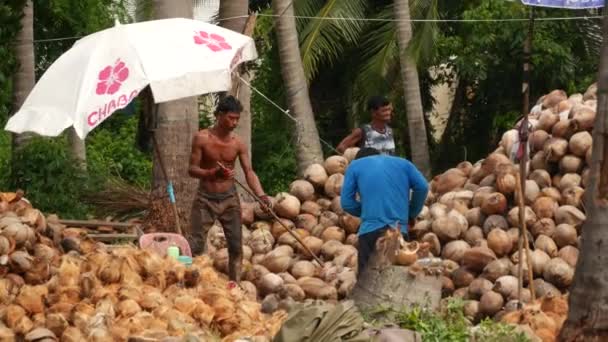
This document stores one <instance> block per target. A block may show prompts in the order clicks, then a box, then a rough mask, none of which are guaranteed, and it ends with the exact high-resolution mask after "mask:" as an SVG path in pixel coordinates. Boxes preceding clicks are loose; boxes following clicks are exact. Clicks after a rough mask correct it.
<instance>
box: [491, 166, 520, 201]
mask: <svg viewBox="0 0 608 342" xmlns="http://www.w3.org/2000/svg"><path fill="white" fill-rule="evenodd" d="M498 168H499V169H498V170H496V189H497V190H498V191H499V192H500V193H502V194H507V195H508V194H512V193H513V192H514V191H515V187H516V185H517V179H516V178H515V177H516V175H515V172H513V166H512V165H509V164H500V165H498Z"/></svg>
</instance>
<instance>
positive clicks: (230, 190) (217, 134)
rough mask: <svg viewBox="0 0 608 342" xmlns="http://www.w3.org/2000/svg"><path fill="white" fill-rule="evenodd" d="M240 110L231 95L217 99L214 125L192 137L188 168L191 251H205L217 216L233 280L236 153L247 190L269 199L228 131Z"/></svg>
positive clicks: (236, 269) (237, 235)
mask: <svg viewBox="0 0 608 342" xmlns="http://www.w3.org/2000/svg"><path fill="white" fill-rule="evenodd" d="M242 110H243V107H242V106H241V104H240V103H239V101H238V100H237V99H235V98H234V97H233V96H228V97H226V98H224V99H222V100H221V101H220V103H219V104H218V106H217V109H216V111H215V117H216V123H215V125H214V126H213V127H211V128H209V129H203V130H201V131H199V132H198V133H197V134H196V135H195V136H194V138H193V139H192V154H191V156H190V168H189V170H188V173H189V174H190V176H191V177H195V178H198V179H200V183H199V188H198V193H197V196H196V198H195V200H194V204H193V206H192V227H191V231H190V234H189V235H190V242H191V244H192V252H193V254H195V255H198V254H201V253H204V252H205V248H206V244H207V233H208V231H209V228H210V227H211V226H212V225H213V223H214V222H215V220H216V219H217V220H219V221H220V222H221V224H222V227H223V229H224V235H225V236H226V242H227V244H228V276H229V278H230V280H232V281H234V282H237V283H238V282H239V281H240V278H241V261H242V255H243V248H242V242H241V205H240V202H239V198H238V194H237V192H236V188H235V184H234V175H235V171H234V166H235V161H236V158H237V157H238V158H239V161H240V163H241V167H242V168H243V171H244V173H245V178H246V179H247V184H248V185H249V187H250V188H251V190H253V192H254V193H255V194H256V195H257V196H258V197H260V198H261V199H262V200H263V201H264V202H265V203H266V204H267V205H268V206H270V203H271V202H270V198H269V197H268V196H267V195H265V194H264V190H262V186H261V184H260V180H259V179H258V176H257V175H256V174H255V172H254V171H253V169H252V168H251V162H250V160H249V153H248V152H247V147H246V146H245V145H244V144H243V143H242V142H241V141H240V140H239V138H238V137H237V136H236V135H235V134H234V133H232V131H233V130H234V129H235V128H236V126H237V124H238V122H239V118H240V116H241V111H242ZM218 162H219V163H221V164H222V165H223V166H224V167H225V168H224V167H222V166H220V165H219V164H218Z"/></svg>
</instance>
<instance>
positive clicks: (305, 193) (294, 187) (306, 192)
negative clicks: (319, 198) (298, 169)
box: [289, 179, 315, 202]
mask: <svg viewBox="0 0 608 342" xmlns="http://www.w3.org/2000/svg"><path fill="white" fill-rule="evenodd" d="M289 193H290V194H292V195H293V196H295V197H297V198H298V199H299V200H300V202H305V201H312V200H314V198H315V188H314V186H313V185H312V183H310V182H309V181H306V180H303V179H298V180H295V181H293V182H292V183H291V184H290V185H289Z"/></svg>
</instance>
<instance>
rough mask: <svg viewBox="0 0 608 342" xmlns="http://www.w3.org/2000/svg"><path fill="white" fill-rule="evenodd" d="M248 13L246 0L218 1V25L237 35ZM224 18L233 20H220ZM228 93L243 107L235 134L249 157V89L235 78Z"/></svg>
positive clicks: (246, 75) (242, 177) (246, 197)
mask: <svg viewBox="0 0 608 342" xmlns="http://www.w3.org/2000/svg"><path fill="white" fill-rule="evenodd" d="M248 12H249V1H248V0H222V1H220V11H219V17H220V20H221V21H220V25H221V26H222V27H225V28H227V29H230V30H232V31H236V32H238V33H245V24H246V23H247V17H246V15H247V13H248ZM240 16H242V18H234V17H240ZM225 18H234V19H229V20H222V19H225ZM239 74H240V76H241V77H242V78H243V79H244V80H245V81H247V82H250V78H251V77H250V74H249V73H248V72H239ZM230 93H231V94H232V95H234V96H236V98H238V99H239V101H241V104H242V105H243V112H242V113H241V118H240V120H239V125H238V126H237V128H236V130H235V133H236V134H237V135H238V136H239V138H240V139H241V141H242V142H243V143H244V144H245V146H247V149H248V151H249V156H250V157H251V89H249V87H248V86H246V85H245V84H243V83H241V81H240V80H239V79H238V78H236V79H234V84H233V85H232V90H231V91H230ZM237 163H238V161H237ZM236 170H237V171H236V179H237V180H238V181H239V182H241V183H242V184H247V182H246V180H245V173H244V172H243V169H242V168H241V167H240V166H238V167H237V168H236ZM239 195H240V196H241V199H243V200H245V201H248V202H251V201H253V198H251V196H249V194H248V193H247V192H246V191H244V190H243V189H241V188H239Z"/></svg>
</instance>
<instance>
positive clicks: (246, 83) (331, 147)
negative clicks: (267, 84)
mask: <svg viewBox="0 0 608 342" xmlns="http://www.w3.org/2000/svg"><path fill="white" fill-rule="evenodd" d="M238 77H239V79H240V80H241V82H243V83H244V84H245V85H246V86H248V87H249V88H251V90H253V91H255V92H256V93H257V94H258V95H260V96H261V97H262V98H263V99H264V100H266V101H268V102H269V103H270V104H272V105H273V106H274V107H276V108H277V109H278V110H279V111H280V112H281V113H283V114H285V115H286V116H287V117H288V118H290V119H291V120H292V121H293V122H294V123H295V125H296V126H297V127H298V129H301V128H302V126H301V122H300V121H299V120H298V119H297V118H295V117H294V116H293V115H291V114H290V113H289V110H287V109H283V108H282V107H281V106H279V105H278V104H277V103H276V102H274V101H273V100H271V99H270V98H269V97H268V96H266V95H264V93H262V92H261V91H259V90H258V89H257V88H256V87H254V86H253V85H251V83H249V82H247V81H246V80H244V79H243V78H242V77H241V76H238ZM319 140H320V141H321V142H322V143H323V144H324V145H325V146H327V147H328V148H329V149H331V150H332V151H334V152H338V150H336V148H335V147H333V146H332V145H331V144H330V143H328V142H327V141H325V140H323V139H322V138H321V137H319ZM297 143H300V141H299V139H298V141H297ZM338 153H339V152H338Z"/></svg>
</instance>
